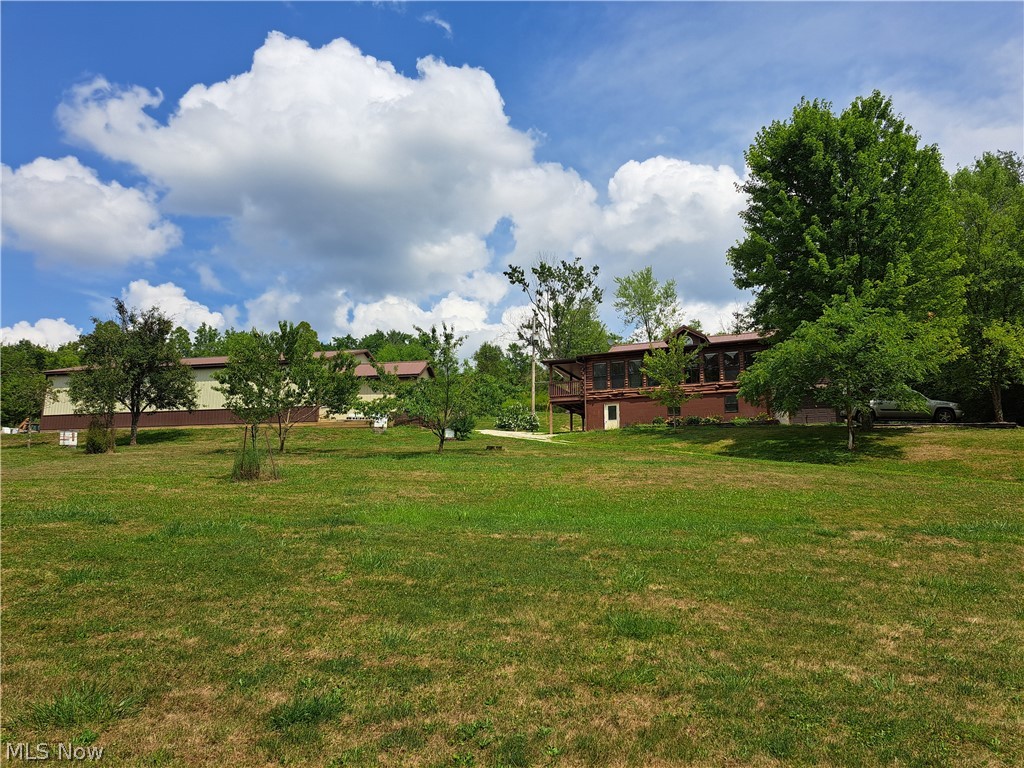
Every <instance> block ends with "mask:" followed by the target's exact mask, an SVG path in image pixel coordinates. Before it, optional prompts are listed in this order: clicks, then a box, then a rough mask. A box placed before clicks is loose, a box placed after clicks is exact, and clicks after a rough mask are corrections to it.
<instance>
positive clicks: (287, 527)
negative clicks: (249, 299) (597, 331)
mask: <svg viewBox="0 0 1024 768" xmlns="http://www.w3.org/2000/svg"><path fill="white" fill-rule="evenodd" d="M239 441H240V433H239V432H238V431H236V430H233V429H209V430H164V431H159V430H157V431H147V432H143V433H142V434H141V435H140V445H139V446H138V447H137V448H131V449H129V448H126V447H125V448H121V449H120V450H119V451H118V453H116V454H114V455H109V456H86V455H84V454H82V453H81V452H75V451H72V450H68V449H61V448H59V447H57V446H56V445H55V437H54V436H47V437H46V438H43V442H42V443H40V440H39V438H36V440H35V441H34V444H33V446H32V447H31V448H26V447H25V446H24V438H23V437H21V436H13V437H7V436H5V437H4V439H3V453H2V463H3V467H2V471H3V509H2V534H3V542H2V545H3V550H2V558H3V560H2V568H3V571H2V575H3V626H2V630H3V637H2V643H3V646H2V652H3V713H2V714H3V723H2V728H3V733H2V741H3V742H30V743H33V744H35V743H38V742H49V743H56V742H74V743H76V744H79V745H86V744H88V745H92V746H96V747H99V746H102V747H103V748H104V755H103V763H102V764H103V765H111V766H114V765H139V766H163V765H167V766H197V765H198V766H223V765H239V766H263V765H276V764H282V765H311V766H321V765H339V766H340V765H378V764H380V765H422V766H470V765H477V766H499V765H500V766H525V765H559V766H602V765H636V766H657V765H706V766H721V765H753V766H770V765H791V764H803V765H809V764H817V765H834V766H857V765H866V766H872V765H879V766H881V765H885V766H917V765H921V766H924V765H955V766H1015V765H1021V764H1022V763H1024V735H1022V734H1024V600H1022V594H1024V592H1022V582H1024V430H1015V431H973V430H966V429H949V428H920V429H901V428H886V429H878V430H874V431H873V432H872V433H870V434H868V435H866V436H865V438H864V442H863V444H862V450H861V451H859V452H858V453H857V454H856V455H854V456H851V455H849V454H848V453H847V452H846V451H845V449H844V441H845V436H844V432H843V430H842V429H840V428H835V427H790V428H787V427H774V428H772V427H757V428H735V429H727V428H714V427H700V428H688V429H683V430H680V431H678V432H668V431H664V430H662V431H655V430H623V431H621V432H619V433H588V434H580V433H577V434H573V435H564V436H561V437H560V438H558V441H556V442H555V443H553V444H542V443H534V442H526V441H514V440H511V439H504V438H491V437H483V436H476V437H475V438H474V439H473V440H470V441H468V442H465V443H449V445H448V447H447V448H446V450H445V452H444V454H443V455H440V456H439V455H437V454H436V453H435V452H434V448H435V443H434V440H433V438H432V437H431V436H430V435H429V434H428V433H425V432H422V431H419V430H416V429H411V428H399V429H392V430H389V431H388V433H387V434H384V435H374V434H372V433H370V432H369V431H360V430H346V429H330V428H302V429H296V430H294V431H293V433H292V437H291V438H290V440H289V452H288V454H287V455H285V456H284V457H282V459H281V465H282V468H283V474H284V479H283V480H282V481H280V482H272V483H260V484H233V483H232V482H230V480H229V473H230V470H231V464H232V459H233V455H234V451H235V448H236V444H237V443H238V442H239ZM488 445H501V446H503V448H504V450H502V451H488V450H486V447H487V446H488ZM15 762H16V761H15Z"/></svg>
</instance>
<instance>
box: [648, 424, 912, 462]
mask: <svg viewBox="0 0 1024 768" xmlns="http://www.w3.org/2000/svg"><path fill="white" fill-rule="evenodd" d="M909 432H910V429H909V428H894V429H886V430H884V431H883V430H858V432H857V448H856V450H854V451H849V450H847V447H846V438H847V435H846V427H844V426H832V425H822V426H789V427H787V426H766V427H731V428H730V427H719V426H703V427H679V428H676V429H667V430H665V431H664V432H656V433H655V435H656V436H657V437H658V438H659V439H662V440H666V441H673V442H677V443H688V444H690V445H692V446H694V447H697V448H704V449H706V450H707V452H708V453H712V454H715V455H719V456H731V457H736V458H742V459H760V460H763V461H787V462H792V461H796V462H802V463H806V464H830V465H849V464H856V463H858V462H860V461H863V460H864V459H869V458H870V459H888V460H893V459H902V458H904V455H905V451H904V449H903V446H902V445H900V440H899V438H900V437H902V436H904V435H906V434H907V433H909ZM648 434H649V433H648Z"/></svg>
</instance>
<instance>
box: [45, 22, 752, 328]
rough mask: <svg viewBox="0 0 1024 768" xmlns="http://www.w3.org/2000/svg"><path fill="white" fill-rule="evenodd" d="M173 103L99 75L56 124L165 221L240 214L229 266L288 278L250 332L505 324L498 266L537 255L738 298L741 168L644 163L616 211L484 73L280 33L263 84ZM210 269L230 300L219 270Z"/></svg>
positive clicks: (262, 59) (615, 198) (256, 81)
mask: <svg viewBox="0 0 1024 768" xmlns="http://www.w3.org/2000/svg"><path fill="white" fill-rule="evenodd" d="M162 99H163V95H162V94H161V93H160V92H159V91H155V90H153V91H151V90H147V89H145V88H140V87H137V86H136V87H129V88H121V87H117V86H114V85H111V84H110V83H109V82H107V81H106V80H104V79H102V78H98V79H96V80H93V81H92V82H90V83H86V84H83V85H81V86H79V87H78V88H76V89H73V91H72V92H71V93H70V95H69V96H68V98H67V99H66V100H65V102H64V103H63V104H62V105H61V106H60V108H59V110H58V119H59V121H60V123H61V125H62V126H63V129H64V132H65V134H66V136H67V137H68V138H69V139H70V140H72V141H74V142H77V143H79V144H81V145H84V146H86V147H89V148H90V149H93V150H96V151H99V152H101V153H103V154H104V155H106V156H107V157H109V158H111V159H113V160H116V161H121V162H125V163H129V164H131V165H132V166H134V168H135V169H136V170H137V171H139V172H140V173H141V174H143V175H144V176H145V177H146V178H147V179H148V180H149V182H150V184H152V185H153V186H154V188H157V189H160V190H161V193H162V195H163V197H162V198H161V207H162V208H163V209H164V210H166V211H169V212H172V213H180V214H187V215H194V216H205V217H216V218H220V219H224V220H226V221H227V222H228V226H229V231H230V234H231V236H232V237H233V238H234V240H235V243H234V246H236V247H231V248H226V249H224V251H223V256H222V257H221V258H223V259H225V260H233V264H231V265H228V264H224V262H223V261H222V262H221V264H224V265H225V266H233V267H234V268H235V270H237V272H238V273H239V274H240V275H241V277H242V282H244V283H247V284H249V285H250V286H270V285H276V287H274V288H271V289H269V290H266V292H265V293H263V294H262V295H259V296H257V297H256V298H254V299H251V300H249V301H247V302H245V306H246V309H247V310H248V319H247V322H248V324H250V325H256V326H257V327H272V326H273V324H275V323H276V322H277V320H280V319H292V320H296V319H308V320H309V321H310V322H312V323H313V324H314V327H318V329H320V330H326V329H327V328H328V327H329V326H330V324H331V323H332V322H334V323H335V325H336V326H337V327H336V328H335V329H334V330H335V332H337V333H339V334H340V333H345V332H352V333H356V334H357V335H358V329H357V327H356V326H358V328H362V327H363V326H364V325H365V324H367V323H371V322H372V323H376V325H375V326H374V327H382V328H384V327H399V326H405V329H407V328H408V326H409V325H411V324H412V323H413V322H416V323H419V324H424V323H425V324H430V323H431V322H439V321H440V319H441V318H442V315H443V316H445V317H449V315H445V314H444V313H445V312H449V313H452V314H450V318H451V319H452V320H457V321H458V322H460V323H461V324H462V325H463V326H465V327H466V330H467V331H470V330H472V332H474V333H476V332H479V333H483V332H484V329H487V330H488V331H495V332H500V330H499V329H500V328H501V322H500V321H499V319H498V317H497V314H498V313H500V311H501V309H502V302H505V303H506V304H507V303H508V302H511V301H515V298H514V296H515V292H514V291H510V290H509V286H508V285H507V281H506V280H505V279H504V277H502V276H501V275H500V271H501V270H502V269H503V268H504V266H505V264H506V263H507V262H513V263H517V264H522V265H526V264H529V263H531V262H533V261H534V260H535V259H536V258H537V257H538V255H539V254H540V253H547V254H551V255H553V256H555V257H556V258H572V257H574V256H580V257H582V258H583V259H584V260H585V261H586V262H587V263H588V264H598V265H599V266H600V267H601V274H602V279H603V281H604V284H605V287H606V288H609V287H611V285H612V282H611V281H612V277H614V276H619V275H623V274H626V273H627V272H629V271H632V270H634V269H639V268H641V267H643V266H647V265H651V266H653V267H654V269H655V273H656V274H658V275H659V276H661V278H662V279H668V278H675V279H676V280H677V281H678V282H679V287H680V290H681V291H684V292H685V293H687V294H688V295H697V296H700V298H701V300H704V301H708V302H714V303H716V304H719V305H724V304H726V303H728V302H731V301H738V300H741V298H742V296H741V295H740V294H739V292H738V291H737V290H736V289H735V288H734V287H733V286H732V283H731V272H730V270H729V268H728V266H727V265H726V263H725V257H724V254H725V250H726V249H727V248H728V247H729V246H730V245H732V244H733V243H734V242H735V241H736V240H737V239H738V238H739V236H740V235H741V234H742V231H741V226H740V222H739V219H738V217H737V216H736V212H737V211H738V210H739V209H740V208H741V207H742V203H743V201H742V196H741V195H740V193H739V192H737V191H736V189H735V184H736V182H737V181H739V175H738V174H737V173H736V171H734V170H733V169H732V168H730V167H728V166H718V167H711V166H705V165H696V164H693V163H688V162H686V161H684V160H680V159H675V158H668V157H654V158H650V159H647V160H644V161H642V162H639V161H630V162H627V163H625V164H623V165H622V166H621V167H620V168H619V169H618V170H617V171H616V173H615V174H614V176H613V177H612V178H611V179H610V181H607V182H603V183H607V193H606V196H605V197H604V199H602V195H601V194H600V193H599V192H598V190H597V188H595V186H594V185H593V184H592V183H591V182H590V181H588V180H586V179H584V178H582V177H581V176H580V175H579V173H577V172H576V171H575V170H573V169H572V168H566V167H564V166H562V165H559V164H557V163H540V162H537V160H536V158H535V154H534V148H535V138H534V136H533V135H532V134H531V133H529V132H523V131H519V130H516V129H515V128H513V127H512V126H511V125H510V122H509V118H508V116H507V115H506V114H505V105H504V102H503V101H502V98H501V94H500V93H499V92H498V89H497V87H496V85H495V83H494V80H493V79H492V78H491V76H490V75H489V74H488V73H487V72H485V71H483V70H481V69H476V68H472V67H469V66H461V67H457V66H451V65H449V64H446V63H445V62H443V61H441V60H438V59H436V58H430V57H428V58H424V59H421V60H420V61H419V62H418V66H417V73H416V75H415V76H413V77H407V76H406V75H404V74H402V73H400V72H398V71H397V70H396V69H395V67H394V66H393V65H392V64H390V63H389V62H386V61H380V60H378V59H376V58H374V57H372V56H369V55H366V54H364V53H362V52H361V51H360V50H358V49H357V48H356V47H355V46H353V45H352V44H351V43H349V42H348V41H346V40H344V39H337V40H334V41H333V42H331V43H329V44H327V45H325V46H323V47H321V48H313V47H312V46H310V45H309V44H308V43H307V42H305V41H303V40H299V39H294V38H289V37H286V36H285V35H282V34H280V33H272V34H270V35H269V36H268V37H267V39H266V41H265V42H264V44H263V45H262V46H261V47H260V48H259V49H258V50H257V51H256V52H255V54H254V57H253V62H252V66H251V68H250V69H249V70H248V71H247V72H243V73H241V74H238V75H236V76H234V77H231V78H229V79H227V80H224V81H221V82H215V83H212V84H209V85H195V86H193V87H192V88H191V89H189V90H188V92H187V93H186V94H185V95H184V96H182V98H181V99H180V101H179V102H178V103H177V104H176V105H174V108H173V110H172V111H171V114H170V116H169V117H168V118H166V120H158V119H157V118H155V117H153V116H152V114H151V113H150V112H149V111H148V110H149V109H150V108H152V107H154V106H156V105H158V104H160V103H161V101H162ZM503 220H504V221H507V222H508V223H509V231H510V233H511V236H512V241H511V245H512V248H513V250H512V251H511V252H510V253H508V254H505V255H503V256H502V257H501V258H498V256H497V255H496V254H495V253H494V252H492V251H491V250H490V249H489V248H488V245H487V238H488V237H489V235H490V234H491V233H492V231H494V230H495V228H496V226H497V225H498V224H499V222H502V221H503ZM282 265H286V266H287V269H288V272H287V287H285V285H284V284H283V283H281V282H280V281H279V277H278V276H279V275H280V274H281V269H282ZM199 277H200V280H201V283H202V285H203V286H204V287H207V288H208V289H215V286H216V275H215V274H214V273H213V272H212V271H211V270H204V271H199ZM275 281H277V282H275ZM261 290H262V289H261ZM339 293H342V294H343V295H344V296H346V297H351V298H346V299H343V300H339V299H338V294H339ZM300 296H301V300H300V298H299V297H300ZM452 297H455V298H457V299H458V301H461V302H467V304H466V305H461V304H459V303H458V301H456V300H455V299H454V298H452ZM446 302H447V304H446ZM442 306H444V307H447V309H444V310H442V309H441V308H442ZM456 310H458V311H456ZM300 314H301V315H302V317H299V316H298V315H300ZM339 317H341V318H343V322H339V321H338V318H339ZM318 320H319V321H320V325H319V326H318V325H317V321H318ZM369 330H373V329H372V328H370V329H369Z"/></svg>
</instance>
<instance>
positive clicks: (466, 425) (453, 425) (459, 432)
mask: <svg viewBox="0 0 1024 768" xmlns="http://www.w3.org/2000/svg"><path fill="white" fill-rule="evenodd" d="M475 426H476V419H475V418H474V417H473V416H471V415H470V414H468V413H460V414H459V415H457V416H455V417H454V418H453V419H452V420H451V421H450V422H449V423H448V428H449V429H450V430H451V431H452V432H454V433H455V439H456V440H469V436H470V435H471V434H472V433H473V428H474V427H475Z"/></svg>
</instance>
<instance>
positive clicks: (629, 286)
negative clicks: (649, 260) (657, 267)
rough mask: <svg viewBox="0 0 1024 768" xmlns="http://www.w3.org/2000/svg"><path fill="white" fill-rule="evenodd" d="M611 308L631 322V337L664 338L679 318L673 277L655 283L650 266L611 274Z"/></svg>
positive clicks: (643, 339)
mask: <svg viewBox="0 0 1024 768" xmlns="http://www.w3.org/2000/svg"><path fill="white" fill-rule="evenodd" d="M615 285H616V288H615V309H616V311H617V312H618V313H619V314H620V315H621V316H622V319H623V321H624V322H625V323H626V324H627V325H632V326H635V328H634V331H633V337H632V339H633V341H637V342H642V341H646V342H648V343H650V342H652V341H654V340H655V339H662V338H665V337H666V336H667V335H668V334H669V333H670V332H671V331H673V330H674V329H675V328H676V327H677V326H678V325H679V324H680V322H681V308H680V306H679V296H678V294H677V293H676V281H675V280H666V281H665V282H664V283H659V282H658V281H657V280H656V279H655V278H654V271H653V270H652V269H651V267H644V268H643V269H640V270H637V271H635V272H630V273H629V274H628V275H626V276H625V277H616V278H615Z"/></svg>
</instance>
